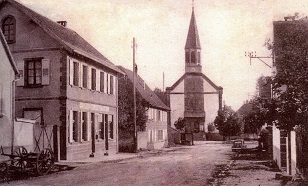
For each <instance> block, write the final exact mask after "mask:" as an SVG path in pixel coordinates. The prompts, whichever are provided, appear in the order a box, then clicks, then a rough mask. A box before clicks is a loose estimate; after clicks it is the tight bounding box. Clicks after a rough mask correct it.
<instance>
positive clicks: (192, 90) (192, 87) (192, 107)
mask: <svg viewBox="0 0 308 186" xmlns="http://www.w3.org/2000/svg"><path fill="white" fill-rule="evenodd" d="M200 52H201V45H200V40H199V34H198V29H197V24H196V19H195V13H194V5H193V6H192V14H191V19H190V24H189V29H188V34H187V39H186V45H185V77H186V78H185V79H184V100H185V104H184V118H185V122H186V124H185V125H186V129H187V131H186V132H194V133H197V132H199V131H204V121H205V111H204V94H203V93H204V83H203V77H202V66H201V54H200Z"/></svg>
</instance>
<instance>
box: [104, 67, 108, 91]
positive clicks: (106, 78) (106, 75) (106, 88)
mask: <svg viewBox="0 0 308 186" xmlns="http://www.w3.org/2000/svg"><path fill="white" fill-rule="evenodd" d="M104 76H105V78H104V82H105V86H104V93H106V94H107V93H108V74H107V73H106V72H105V73H104Z"/></svg>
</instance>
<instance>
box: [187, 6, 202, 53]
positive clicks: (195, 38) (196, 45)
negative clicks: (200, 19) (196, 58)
mask: <svg viewBox="0 0 308 186" xmlns="http://www.w3.org/2000/svg"><path fill="white" fill-rule="evenodd" d="M185 49H201V45H200V40H199V34H198V29H197V23H196V18H195V13H194V9H193V10H192V13H191V19H190V24H189V29H188V34H187V39H186V45H185Z"/></svg>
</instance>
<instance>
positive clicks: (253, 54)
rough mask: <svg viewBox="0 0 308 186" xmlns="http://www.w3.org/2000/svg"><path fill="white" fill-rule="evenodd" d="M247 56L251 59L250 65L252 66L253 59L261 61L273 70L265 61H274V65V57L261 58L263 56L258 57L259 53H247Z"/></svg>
mask: <svg viewBox="0 0 308 186" xmlns="http://www.w3.org/2000/svg"><path fill="white" fill-rule="evenodd" d="M245 56H247V57H249V59H250V65H251V59H254V58H256V59H259V60H260V61H261V62H262V63H264V64H265V65H266V66H268V67H270V68H272V67H271V66H270V65H269V64H267V63H266V62H265V61H264V60H263V59H272V62H273V64H272V65H274V56H267V57H261V56H257V52H256V51H254V52H245Z"/></svg>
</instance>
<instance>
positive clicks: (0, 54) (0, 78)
mask: <svg viewBox="0 0 308 186" xmlns="http://www.w3.org/2000/svg"><path fill="white" fill-rule="evenodd" d="M0 64H1V68H0V131H1V135H0V146H6V147H9V146H11V144H12V104H13V102H12V99H13V98H12V94H13V92H12V90H13V89H12V88H13V87H12V82H13V80H14V79H15V73H14V71H13V69H12V66H11V64H10V62H9V59H8V57H7V54H6V53H5V50H4V48H3V45H0Z"/></svg>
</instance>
